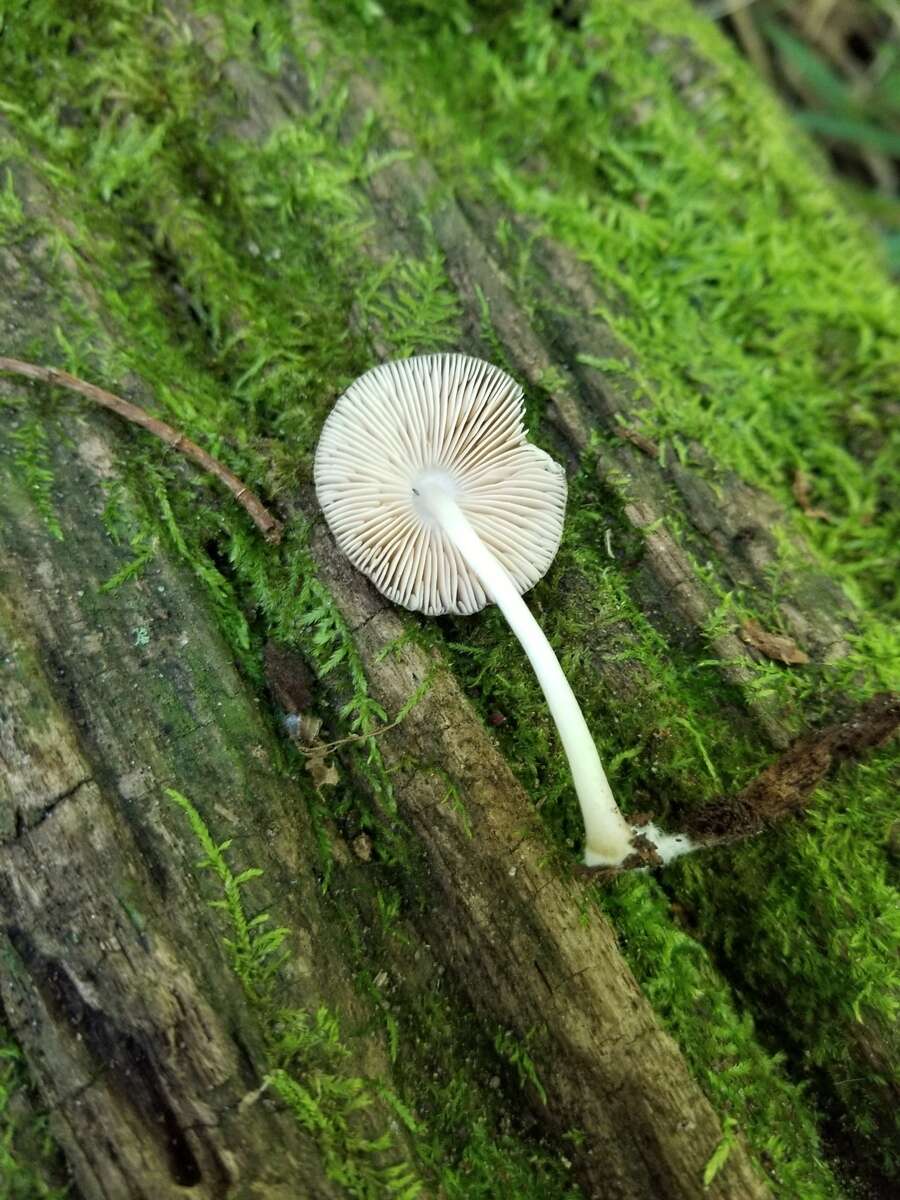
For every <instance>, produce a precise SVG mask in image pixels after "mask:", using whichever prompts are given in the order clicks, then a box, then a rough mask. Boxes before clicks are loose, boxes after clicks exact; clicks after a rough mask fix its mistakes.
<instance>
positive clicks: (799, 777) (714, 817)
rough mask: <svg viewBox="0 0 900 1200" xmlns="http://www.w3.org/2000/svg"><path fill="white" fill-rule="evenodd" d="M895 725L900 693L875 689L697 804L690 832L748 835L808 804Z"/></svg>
mask: <svg viewBox="0 0 900 1200" xmlns="http://www.w3.org/2000/svg"><path fill="white" fill-rule="evenodd" d="M898 727H900V695H897V694H896V693H894V692H880V693H879V694H878V695H877V696H872V697H871V699H869V700H866V701H865V702H864V703H863V704H861V705H860V706H859V708H858V709H857V710H856V712H855V713H853V715H852V716H851V717H849V718H848V719H847V720H845V721H839V722H837V723H836V724H834V725H827V726H826V727H825V728H824V729H816V730H814V731H813V732H812V733H805V734H802V735H801V736H800V737H798V738H796V739H795V740H794V741H793V742H791V744H790V746H788V748H787V750H785V752H784V753H783V754H782V755H780V757H779V758H776V760H775V761H774V762H773V763H772V764H771V765H770V766H768V767H766V769H765V770H764V771H762V772H761V773H760V774H759V775H757V776H756V778H755V779H753V780H751V781H750V783H748V784H747V786H746V787H745V788H742V789H741V791H739V792H738V793H737V795H735V796H726V797H723V798H722V799H720V800H716V801H713V803H712V804H709V805H707V806H706V807H705V808H701V809H700V811H699V812H697V813H696V814H695V815H694V816H693V818H692V819H691V820H690V822H689V825H690V828H689V832H690V833H691V834H692V835H694V836H695V837H697V838H698V840H700V841H703V842H707V841H709V842H720V841H735V840H738V839H740V838H744V837H751V836H752V835H753V834H755V833H759V832H761V830H763V829H765V828H766V827H767V826H769V825H773V824H774V823H775V822H776V821H780V820H782V819H783V818H784V817H787V816H789V815H790V814H791V813H796V812H802V811H803V810H804V809H805V808H807V807H808V806H809V802H810V800H811V799H812V795H813V792H814V791H815V790H816V788H817V787H818V786H819V784H820V783H821V782H822V780H823V779H825V778H826V776H827V775H829V774H830V773H831V772H832V771H833V770H834V769H835V767H837V765H838V764H839V763H841V762H844V761H845V760H847V759H853V758H861V757H862V756H863V755H864V754H865V753H867V752H868V751H869V750H873V749H875V747H877V746H880V745H882V744H883V743H884V742H886V741H887V740H888V739H889V738H890V737H892V736H893V735H894V734H895V733H896V732H897V729H898Z"/></svg>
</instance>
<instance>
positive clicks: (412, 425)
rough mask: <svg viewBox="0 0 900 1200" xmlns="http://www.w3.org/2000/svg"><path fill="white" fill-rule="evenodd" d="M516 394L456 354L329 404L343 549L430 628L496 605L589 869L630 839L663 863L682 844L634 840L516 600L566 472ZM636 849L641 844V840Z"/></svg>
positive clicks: (392, 374)
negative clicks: (550, 741)
mask: <svg viewBox="0 0 900 1200" xmlns="http://www.w3.org/2000/svg"><path fill="white" fill-rule="evenodd" d="M523 418H524V404H523V394H522V389H521V388H520V387H519V385H518V384H517V383H516V382H515V380H514V379H512V378H511V377H510V376H509V375H507V374H506V372H505V371H501V370H500V369H499V367H495V366H492V365H491V364H490V363H486V362H483V361H481V360H480V359H477V358H471V357H469V356H468V355H465V354H428V355H422V356H418V357H415V358H407V359H402V360H400V361H397V362H388V363H384V364H383V365H381V366H378V367H374V368H373V369H372V370H370V371H367V372H366V373H365V374H364V375H362V376H360V378H359V379H357V380H356V381H355V382H354V383H352V384H351V385H350V387H349V388H348V389H347V391H346V392H345V393H344V394H343V396H341V397H340V399H339V400H338V401H337V403H336V404H335V406H334V408H333V409H332V411H331V413H330V414H329V416H328V419H327V420H326V422H325V425H324V428H323V430H322V435H321V438H320V440H319V444H318V446H317V448H316V457H315V482H316V493H317V495H318V498H319V503H320V504H321V506H322V510H323V512H324V514H325V519H326V521H327V522H328V525H329V527H330V529H331V531H332V533H333V534H334V537H335V539H336V541H337V543H338V545H339V546H340V548H341V550H342V551H343V552H344V553H345V554H346V555H347V557H348V558H349V559H350V561H351V562H352V563H353V565H354V566H355V567H356V568H357V569H358V570H360V571H362V572H363V574H365V575H367V576H368V577H369V579H371V581H372V582H373V583H374V584H375V586H376V587H377V588H378V589H379V591H381V592H382V593H383V594H384V595H385V596H387V597H388V598H389V599H390V600H392V601H394V603H396V604H399V605H402V606H403V607H404V608H408V609H412V610H414V611H417V612H422V613H426V614H428V615H432V616H434V615H440V614H446V613H455V614H463V615H467V614H470V613H475V612H478V611H479V610H480V609H482V608H484V607H485V605H486V604H487V603H488V602H489V601H493V602H494V603H495V604H496V605H497V607H498V608H499V609H500V610H501V612H502V613H503V615H504V616H505V617H506V619H507V621H508V622H509V625H510V628H511V629H512V631H513V633H515V635H516V637H517V638H518V639H519V641H520V642H521V644H522V648H523V649H524V651H525V653H526V654H527V655H528V658H529V660H530V661H531V665H532V667H533V668H534V672H535V674H536V675H537V678H538V682H539V683H540V685H541V688H542V689H543V692H544V695H545V697H546V699H547V704H548V706H549V709H550V713H551V715H552V717H553V720H554V721H555V722H556V726H557V729H558V730H559V735H560V739H561V741H562V744H563V747H564V749H565V752H566V755H567V757H568V760H569V766H570V768H571V772H572V779H573V782H574V784H575V791H576V793H577V795H578V800H579V803H580V805H581V813H582V816H583V818H584V827H585V854H584V861H585V863H586V864H587V865H588V866H618V865H620V864H622V863H623V862H624V860H625V859H626V858H628V857H629V855H631V854H632V853H633V851H634V846H633V844H632V842H633V839H634V838H635V836H636V835H641V836H642V838H647V839H649V840H651V841H652V842H654V843H655V848H656V849H657V851H658V852H661V853H662V854H663V857H664V858H665V859H666V860H668V859H669V858H671V857H674V854H675V853H679V852H681V851H682V849H686V848H687V847H686V846H684V847H682V843H683V842H686V841H687V839H677V841H676V839H671V838H665V837H661V835H659V834H658V832H657V831H656V830H655V829H654V828H653V827H652V826H643V827H642V828H640V829H634V828H632V827H631V826H630V825H629V824H628V822H627V821H626V820H625V818H624V817H623V816H622V813H621V812H620V811H619V807H618V805H617V804H616V801H615V799H614V797H613V794H612V789H611V788H610V786H609V782H608V780H607V778H606V774H605V773H604V770H603V766H602V764H601V762H600V756H599V754H598V753H597V748H596V746H595V745H594V739H593V738H592V737H591V734H590V731H589V730H588V727H587V724H586V722H585V719H584V716H583V714H582V712H581V709H580V707H579V705H578V701H577V700H576V699H575V695H574V693H573V692H572V689H571V687H570V686H569V682H568V680H567V679H566V677H565V675H564V673H563V670H562V667H561V666H560V664H559V660H558V659H557V657H556V655H555V653H554V652H553V648H552V647H551V645H550V643H549V642H548V641H547V638H546V636H545V635H544V632H543V630H542V629H541V627H540V626H539V625H538V623H537V621H536V620H535V619H534V617H533V616H532V614H531V612H530V611H529V609H528V607H527V606H526V604H525V602H524V601H523V599H522V593H523V592H525V591H527V590H528V589H529V588H530V587H532V586H533V585H534V584H535V583H536V582H537V581H538V580H539V579H540V578H541V576H542V575H543V574H544V573H545V572H546V571H547V569H548V568H549V566H550V564H551V563H552V561H553V559H554V557H555V555H556V551H557V549H558V547H559V541H560V537H561V536H562V528H563V518H564V515H565V507H566V477H565V472H564V471H563V468H562V467H561V466H560V465H559V463H556V462H554V461H553V459H552V458H550V457H549V455H547V454H545V453H544V451H543V450H540V449H539V448H538V447H537V446H534V445H532V444H531V443H530V442H529V441H528V440H527V438H526V435H525V428H524V421H523ZM641 844H642V845H644V846H645V845H646V842H644V841H642V842H641Z"/></svg>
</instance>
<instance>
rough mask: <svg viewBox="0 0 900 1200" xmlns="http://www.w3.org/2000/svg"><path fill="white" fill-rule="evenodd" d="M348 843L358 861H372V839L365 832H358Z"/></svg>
mask: <svg viewBox="0 0 900 1200" xmlns="http://www.w3.org/2000/svg"><path fill="white" fill-rule="evenodd" d="M350 845H351V846H352V847H353V853H354V854H355V855H356V857H357V858H358V859H359V860H360V862H371V861H372V849H373V847H372V839H371V838H370V837H369V835H368V834H367V833H358V834H357V835H356V837H355V838H354V839H353V841H352V842H351V843H350Z"/></svg>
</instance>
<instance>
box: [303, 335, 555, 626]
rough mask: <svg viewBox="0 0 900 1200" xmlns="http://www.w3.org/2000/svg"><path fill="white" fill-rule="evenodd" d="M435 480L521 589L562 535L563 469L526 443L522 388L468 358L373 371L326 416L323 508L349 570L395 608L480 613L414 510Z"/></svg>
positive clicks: (319, 460)
mask: <svg viewBox="0 0 900 1200" xmlns="http://www.w3.org/2000/svg"><path fill="white" fill-rule="evenodd" d="M423 480H428V481H430V482H432V483H435V482H436V483H438V484H439V485H440V486H441V487H443V488H444V489H445V490H446V491H448V492H449V493H450V494H451V495H452V496H453V497H454V498H455V500H456V501H457V503H458V505H459V507H460V508H461V509H462V511H463V513H464V514H465V516H466V517H467V519H468V520H469V522H470V524H471V525H472V526H473V527H474V529H475V531H476V533H477V534H478V535H479V537H480V538H481V540H482V541H483V542H484V544H485V545H486V546H487V547H488V549H489V550H490V551H491V552H492V553H493V554H494V555H495V556H496V558H497V559H498V560H499V562H500V563H501V564H502V565H503V567H504V568H505V569H506V571H507V573H508V574H509V575H510V577H511V578H512V580H513V582H514V583H515V585H516V587H517V588H518V590H519V592H520V593H521V592H525V591H527V590H528V589H529V588H530V587H533V585H534V584H535V583H536V582H537V581H538V580H539V579H540V578H541V576H542V575H543V574H544V573H545V572H546V570H547V569H548V567H549V566H550V564H551V563H552V561H553V559H554V557H555V555H556V551H557V549H558V547H559V541H560V537H561V536H562V527H563V518H564V515H565V506H566V478H565V472H564V471H563V469H562V467H561V466H560V465H559V464H558V463H556V462H555V461H554V460H553V459H552V458H550V456H549V455H547V454H545V453H544V451H543V450H541V449H539V448H538V447H537V446H534V445H532V444H531V443H530V442H529V441H528V440H527V437H526V434H525V425H524V403H523V395H522V389H521V388H520V387H519V385H518V384H517V383H516V381H515V380H514V379H512V378H511V377H510V376H509V375H507V374H506V372H505V371H502V370H500V368H499V367H495V366H493V365H492V364H490V363H487V362H484V361H482V360H481V359H477V358H472V357H470V356H468V355H465V354H427V355H420V356H417V357H415V358H407V359H400V360H397V361H395V362H388V363H384V364H382V365H381V366H377V367H373V368H372V369H371V370H370V371H367V372H366V373H365V374H364V375H361V376H360V377H359V378H358V379H357V380H355V381H354V383H352V384H351V385H350V387H349V388H348V389H347V391H346V392H344V394H343V395H342V396H341V397H340V399H339V400H338V401H337V403H336V404H335V406H334V408H333V409H332V410H331V413H330V414H329V416H328V418H327V420H326V422H325V425H324V427H323V429H322V434H321V437H320V439H319V444H318V446H317V448H316V456H315V483H316V493H317V495H318V498H319V503H320V504H321V506H322V510H323V512H324V514H325V519H326V521H327V522H328V525H329V528H330V529H331V531H332V533H333V534H334V537H335V539H336V541H337V543H338V545H339V546H340V548H341V549H342V550H343V552H344V553H345V554H346V555H347V557H348V558H349V559H350V561H351V562H352V563H353V565H354V566H355V567H356V568H357V569H358V570H360V571H362V572H363V574H365V575H367V576H368V577H369V579H371V580H372V582H373V583H374V584H375V586H376V587H377V588H378V589H379V591H381V592H382V593H383V594H384V595H385V596H387V597H388V598H389V599H390V600H392V601H393V602H394V603H395V604H399V605H402V606H403V607H404V608H409V609H413V610H416V611H419V612H423V613H427V614H429V615H439V614H443V613H459V614H468V613H474V612H478V610H479V609H481V608H484V606H485V605H486V604H487V603H488V597H487V596H486V594H485V591H484V588H483V587H482V586H481V584H480V582H479V580H478V578H477V577H476V576H475V575H474V574H473V572H472V571H471V570H470V568H469V567H468V566H467V565H466V563H465V562H464V560H463V558H462V557H461V555H460V554H459V552H458V551H457V550H456V548H455V547H454V546H453V545H452V544H451V542H450V540H449V538H448V536H447V535H446V533H445V532H444V531H443V530H442V529H441V528H440V526H439V525H438V523H437V522H436V521H435V520H434V519H433V518H432V517H431V516H430V515H429V514H428V512H427V511H426V510H424V509H423V506H422V505H421V504H419V503H417V493H416V490H415V489H416V483H417V481H423Z"/></svg>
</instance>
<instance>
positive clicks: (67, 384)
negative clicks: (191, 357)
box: [0, 356, 284, 542]
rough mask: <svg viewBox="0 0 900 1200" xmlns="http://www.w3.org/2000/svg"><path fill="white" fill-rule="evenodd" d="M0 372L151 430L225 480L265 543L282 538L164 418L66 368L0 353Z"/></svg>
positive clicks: (243, 490) (238, 486) (229, 479)
mask: <svg viewBox="0 0 900 1200" xmlns="http://www.w3.org/2000/svg"><path fill="white" fill-rule="evenodd" d="M0 371H7V372H9V373H10V374H13V375H24V376H25V378H26V379H35V380H37V381H38V382H39V383H52V384H57V385H58V386H59V387H64V388H68V389H69V391H72V392H77V393H78V394H79V395H80V396H84V397H85V398H86V399H88V400H91V401H93V403H94V404H99V405H100V407H101V408H108V409H109V410H110V412H114V413H116V414H117V416H120V417H122V418H123V419H124V420H126V421H128V422H130V423H131V424H132V425H139V426H140V427H141V429H146V430H147V432H148V433H152V434H153V436H154V437H158V438H159V439H160V441H162V442H165V444H166V445H167V446H168V447H169V449H170V450H176V451H177V452H178V453H179V454H183V455H184V457H185V458H189V459H191V460H192V461H193V462H195V463H196V464H197V465H198V466H199V467H202V468H203V470H204V471H208V472H209V474H210V475H214V476H215V477H216V479H218V480H219V481H220V482H221V483H224V485H225V486H226V487H227V488H228V490H229V492H231V494H232V496H234V498H235V500H237V502H238V504H240V506H241V508H243V509H244V510H245V512H246V513H247V514H248V516H249V517H250V519H251V521H252V522H253V524H254V525H255V526H256V527H257V529H258V530H259V531H260V532H261V533H262V535H263V537H264V538H265V539H266V541H267V542H280V541H281V536H282V534H283V533H284V526H283V525H282V523H281V522H280V521H278V520H276V518H275V517H273V516H272V514H271V513H270V512H269V510H268V509H267V508H266V506H265V505H264V504H263V502H262V501H261V500H260V498H259V497H258V496H257V495H256V494H255V493H254V492H251V490H250V489H249V488H248V487H247V485H246V484H245V483H244V482H243V481H242V480H240V479H238V477H237V475H235V474H234V473H233V472H232V471H229V470H228V468H227V467H226V466H224V465H223V464H222V463H220V462H219V461H218V459H215V458H213V457H212V455H211V454H207V452H206V451H205V450H204V449H203V448H202V447H201V446H198V445H197V443H196V442H192V441H191V439H190V438H189V437H186V436H185V435H184V434H183V433H179V431H178V430H177V429H173V427H172V426H171V425H168V424H167V423H166V422H165V421H160V420H159V419H158V418H157V417H151V416H150V414H149V413H147V412H145V411H144V410H143V409H142V408H139V407H138V405H136V404H131V403H129V401H127V400H123V399H122V398H121V397H120V396H114V395H113V393H112V392H106V391H104V390H103V388H99V387H96V386H95V385H94V384H93V383H85V381H84V380H83V379H79V378H78V377H77V376H75V375H70V374H69V372H68V371H60V370H58V369H57V368H56V367H40V366H37V365H36V364H35V363H27V362H21V361H20V360H19V359H17V358H3V357H2V356H0Z"/></svg>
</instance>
